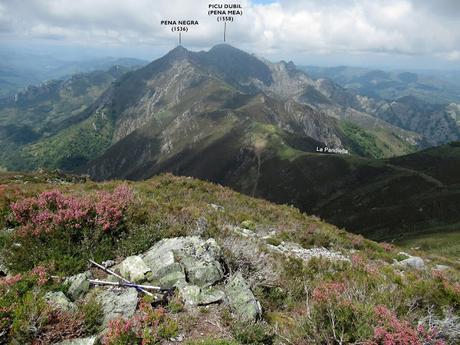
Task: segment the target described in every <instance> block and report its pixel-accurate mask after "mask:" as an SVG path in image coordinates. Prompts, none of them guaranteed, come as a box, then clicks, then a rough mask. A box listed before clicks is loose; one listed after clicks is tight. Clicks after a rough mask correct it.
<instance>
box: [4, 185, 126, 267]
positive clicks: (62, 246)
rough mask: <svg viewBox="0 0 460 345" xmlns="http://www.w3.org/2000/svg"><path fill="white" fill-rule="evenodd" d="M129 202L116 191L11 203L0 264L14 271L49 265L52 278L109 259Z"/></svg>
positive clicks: (46, 195) (48, 193)
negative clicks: (8, 232)
mask: <svg viewBox="0 0 460 345" xmlns="http://www.w3.org/2000/svg"><path fill="white" fill-rule="evenodd" d="M132 200H133V193H132V191H131V190H130V189H129V188H128V187H127V186H126V185H120V186H118V187H117V188H115V190H114V191H113V192H111V193H110V192H106V191H102V192H97V193H95V194H93V195H89V196H76V195H65V194H63V193H62V192H60V191H58V190H54V191H46V192H42V193H40V194H39V195H38V196H37V197H29V198H25V199H22V200H19V201H16V202H14V203H12V204H11V210H12V224H14V225H15V226H16V232H15V234H14V236H11V237H10V238H9V239H8V240H9V243H7V244H6V246H5V247H6V248H8V250H5V251H4V252H5V253H4V256H5V260H6V261H7V262H8V263H9V264H10V266H11V267H14V269H15V270H16V271H26V270H29V269H30V268H32V267H34V266H36V265H38V264H41V263H53V264H55V268H56V270H57V272H62V273H73V272H78V271H80V270H82V269H84V267H85V266H86V262H87V259H88V258H94V259H96V260H101V259H104V258H106V257H108V256H110V255H113V248H114V246H115V243H116V242H117V240H118V239H119V237H120V236H121V234H122V233H123V231H124V230H125V227H124V222H125V215H126V213H127V210H128V207H129V205H130V204H131V202H132ZM30 253H33V254H34V255H30Z"/></svg>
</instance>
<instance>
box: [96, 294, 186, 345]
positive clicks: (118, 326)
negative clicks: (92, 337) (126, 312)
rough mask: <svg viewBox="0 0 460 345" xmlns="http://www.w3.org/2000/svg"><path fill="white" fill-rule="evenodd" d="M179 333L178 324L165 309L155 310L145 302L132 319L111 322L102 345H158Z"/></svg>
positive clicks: (142, 302)
mask: <svg viewBox="0 0 460 345" xmlns="http://www.w3.org/2000/svg"><path fill="white" fill-rule="evenodd" d="M178 331H179V327H178V325H177V323H176V322H175V321H174V320H172V319H171V318H170V317H168V316H167V314H166V310H165V309H164V308H162V307H160V308H157V309H154V308H153V307H152V305H151V304H150V303H147V302H146V301H144V300H143V301H141V303H140V306H139V310H138V312H137V314H136V315H135V316H134V317H133V318H132V319H130V320H124V319H116V320H112V321H111V322H110V324H109V328H108V331H107V333H106V334H105V335H104V337H103V339H102V344H103V345H128V344H129V345H132V344H142V345H149V344H158V343H159V342H160V341H161V340H162V339H170V338H172V337H175V336H177V334H178Z"/></svg>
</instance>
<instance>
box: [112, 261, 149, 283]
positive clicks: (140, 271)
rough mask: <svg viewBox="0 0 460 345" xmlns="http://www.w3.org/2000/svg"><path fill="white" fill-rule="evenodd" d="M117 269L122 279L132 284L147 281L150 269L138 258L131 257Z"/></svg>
mask: <svg viewBox="0 0 460 345" xmlns="http://www.w3.org/2000/svg"><path fill="white" fill-rule="evenodd" d="M118 269H119V270H120V274H121V276H122V277H123V278H125V279H128V280H129V281H131V282H133V283H142V282H145V281H146V280H148V279H149V273H151V270H150V268H149V267H148V266H147V265H146V264H145V262H144V261H143V260H142V258H141V257H140V256H137V255H133V256H129V257H127V258H126V259H124V260H123V261H122V262H121V263H120V265H119V267H118Z"/></svg>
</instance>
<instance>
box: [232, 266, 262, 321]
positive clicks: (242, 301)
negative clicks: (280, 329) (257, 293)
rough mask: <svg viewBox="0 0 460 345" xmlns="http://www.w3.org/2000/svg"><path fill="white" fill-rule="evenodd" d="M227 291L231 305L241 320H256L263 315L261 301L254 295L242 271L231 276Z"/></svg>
mask: <svg viewBox="0 0 460 345" xmlns="http://www.w3.org/2000/svg"><path fill="white" fill-rule="evenodd" d="M226 293H227V298H228V302H229V305H230V307H231V308H232V309H233V311H234V312H235V314H236V315H237V316H238V317H239V318H240V319H241V320H244V321H255V320H257V319H258V318H259V317H260V316H261V314H262V308H261V306H260V303H259V301H257V299H256V298H255V297H254V294H253V293H252V291H251V289H250V288H249V286H248V284H247V283H246V281H245V280H244V278H243V276H242V275H241V273H237V274H236V275H234V276H233V277H232V278H231V280H230V282H229V283H228V284H227V286H226Z"/></svg>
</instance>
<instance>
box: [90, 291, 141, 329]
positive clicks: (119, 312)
mask: <svg viewBox="0 0 460 345" xmlns="http://www.w3.org/2000/svg"><path fill="white" fill-rule="evenodd" d="M96 299H97V300H98V301H99V302H100V303H101V305H102V310H103V312H104V320H103V326H104V327H107V325H108V324H109V322H110V320H113V319H117V318H120V317H121V318H125V319H129V318H130V317H132V316H133V315H134V312H135V311H136V307H137V291H136V289H134V288H129V289H126V288H123V289H110V290H102V291H100V292H99V293H98V294H97V296H96Z"/></svg>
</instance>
